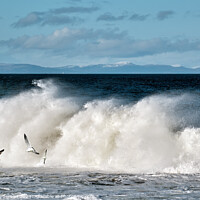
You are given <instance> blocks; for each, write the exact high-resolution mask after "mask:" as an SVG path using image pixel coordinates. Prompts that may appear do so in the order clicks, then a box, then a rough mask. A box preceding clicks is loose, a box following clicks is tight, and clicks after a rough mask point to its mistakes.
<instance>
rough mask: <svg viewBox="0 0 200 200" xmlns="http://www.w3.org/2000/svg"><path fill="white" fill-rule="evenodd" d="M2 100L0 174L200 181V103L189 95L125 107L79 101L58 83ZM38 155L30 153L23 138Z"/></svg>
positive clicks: (112, 101)
mask: <svg viewBox="0 0 200 200" xmlns="http://www.w3.org/2000/svg"><path fill="white" fill-rule="evenodd" d="M33 84H34V85H37V86H38V88H37V89H31V90H29V91H26V92H22V93H20V94H18V95H16V96H12V97H7V98H6V97H4V98H2V99H0V113H1V115H0V136H1V140H0V147H1V148H5V152H4V153H3V154H2V155H1V160H0V165H1V166H2V167H41V166H43V164H42V157H43V153H44V151H45V149H48V154H47V162H46V165H45V166H46V167H56V168H59V167H62V168H63V167H64V168H76V169H85V170H103V171H113V172H128V173H156V172H161V173H199V172H200V170H199V169H200V168H199V167H200V166H199V165H200V164H199V154H200V128H199V126H198V121H199V119H200V112H199V111H198V109H197V108H198V107H199V103H198V102H199V97H198V96H197V95H196V94H187V93H185V92H183V93H179V94H177V95H174V94H160V95H153V96H148V97H145V98H143V99H141V100H139V101H138V102H133V103H130V102H129V103H125V101H124V102H123V100H122V99H120V100H118V99H116V98H109V99H103V100H99V99H91V98H90V99H89V100H86V99H85V98H83V99H82V97H81V95H80V96H79V97H73V96H70V95H68V94H65V95H62V88H60V86H59V85H58V84H56V83H55V82H53V81H42V80H39V81H34V82H33ZM24 133H26V135H27V136H28V138H29V140H30V141H31V144H32V145H33V146H34V147H35V149H36V150H37V151H39V152H40V155H35V154H31V153H27V152H26V145H25V143H24V139H23V135H24Z"/></svg>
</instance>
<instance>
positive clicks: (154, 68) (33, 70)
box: [0, 63, 200, 74]
mask: <svg viewBox="0 0 200 200" xmlns="http://www.w3.org/2000/svg"><path fill="white" fill-rule="evenodd" d="M0 74H200V68H196V69H192V68H186V67H182V66H181V67H173V66H171V65H135V64H132V63H125V64H110V65H107V64H99V65H88V66H85V67H80V66H65V67H41V66H37V65H29V64H0Z"/></svg>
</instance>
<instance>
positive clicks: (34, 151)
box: [32, 147, 40, 155]
mask: <svg viewBox="0 0 200 200" xmlns="http://www.w3.org/2000/svg"><path fill="white" fill-rule="evenodd" d="M32 149H33V153H35V154H38V155H39V154H40V153H38V152H37V151H36V150H35V149H34V148H33V147H32Z"/></svg>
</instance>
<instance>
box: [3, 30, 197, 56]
mask: <svg viewBox="0 0 200 200" xmlns="http://www.w3.org/2000/svg"><path fill="white" fill-rule="evenodd" d="M0 44H1V45H2V46H4V47H5V46H6V47H7V48H9V49H10V50H12V51H13V50H14V51H17V52H22V53H23V52H27V51H33V50H34V51H38V52H40V53H41V52H42V53H45V54H48V55H50V56H55V55H60V56H61V55H63V56H65V57H70V58H72V57H74V58H78V57H80V55H81V56H82V57H87V58H97V59H101V58H102V59H103V58H117V59H120V58H123V59H124V58H137V57H143V56H151V55H158V54H163V53H170V52H179V53H181V52H187V51H199V50H200V41H199V40H195V41H191V40H187V39H179V40H178V39H176V40H174V39H173V40H170V39H166V38H165V39H163V38H153V39H149V40H136V39H134V38H131V37H129V36H128V35H127V34H126V33H125V32H120V31H119V30H117V29H110V30H100V29H99V30H93V29H69V28H63V29H59V30H56V31H54V32H53V33H52V34H49V35H35V36H22V37H18V38H13V39H10V40H6V41H5V40H4V41H0Z"/></svg>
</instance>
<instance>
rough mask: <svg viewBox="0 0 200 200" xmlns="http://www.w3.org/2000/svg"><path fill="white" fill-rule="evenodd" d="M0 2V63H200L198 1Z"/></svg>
mask: <svg viewBox="0 0 200 200" xmlns="http://www.w3.org/2000/svg"><path fill="white" fill-rule="evenodd" d="M0 3H1V6H0V26H1V31H0V47H1V48H0V63H27V64H36V65H41V66H47V67H55V66H66V65H81V66H84V65H90V64H113V63H119V62H132V63H135V64H141V65H143V64H169V65H174V66H180V65H183V66H186V67H200V25H199V24H200V23H199V22H200V1H199V0H96V1H94V0H34V1H33V0H17V1H13V0H0Z"/></svg>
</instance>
